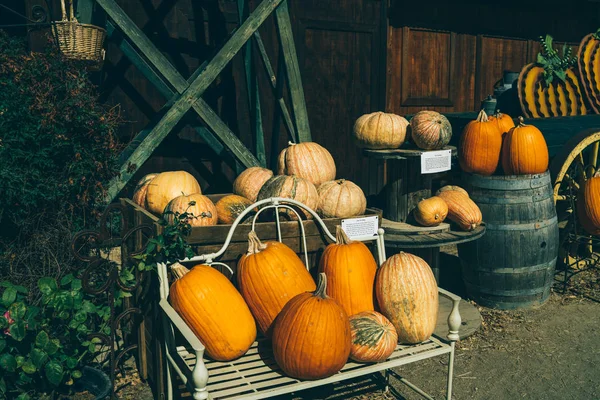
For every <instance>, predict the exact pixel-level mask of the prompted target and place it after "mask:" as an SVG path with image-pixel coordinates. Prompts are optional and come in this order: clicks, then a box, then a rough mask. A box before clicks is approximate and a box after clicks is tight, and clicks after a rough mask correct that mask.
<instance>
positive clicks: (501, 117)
mask: <svg viewBox="0 0 600 400" xmlns="http://www.w3.org/2000/svg"><path fill="white" fill-rule="evenodd" d="M488 120H489V121H490V122H492V123H494V124H496V126H497V127H498V131H499V132H500V134H501V135H502V136H504V135H505V134H507V133H508V131H510V130H511V129H512V128H513V127H514V126H515V121H513V119H512V117H511V116H510V115H508V114H503V113H501V112H500V110H496V113H495V114H494V115H489V116H488Z"/></svg>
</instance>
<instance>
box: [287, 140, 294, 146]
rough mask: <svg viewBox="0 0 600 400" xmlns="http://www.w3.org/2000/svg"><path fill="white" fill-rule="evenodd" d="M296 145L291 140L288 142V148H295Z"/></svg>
mask: <svg viewBox="0 0 600 400" xmlns="http://www.w3.org/2000/svg"><path fill="white" fill-rule="evenodd" d="M295 145H296V143H294V142H292V141H291V140H290V141H289V142H288V146H295Z"/></svg>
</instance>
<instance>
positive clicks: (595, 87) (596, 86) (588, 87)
mask: <svg viewBox="0 0 600 400" xmlns="http://www.w3.org/2000/svg"><path fill="white" fill-rule="evenodd" d="M599 50H600V31H599V32H596V33H590V34H589V35H587V36H585V37H584V38H583V39H582V40H581V43H580V44H579V53H578V54H577V60H578V66H579V77H580V79H581V86H583V89H584V92H585V94H586V96H587V99H588V103H589V104H590V106H591V107H592V109H593V110H594V111H595V113H596V114H600V51H599Z"/></svg>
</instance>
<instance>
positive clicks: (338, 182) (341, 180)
mask: <svg viewBox="0 0 600 400" xmlns="http://www.w3.org/2000/svg"><path fill="white" fill-rule="evenodd" d="M344 182H346V180H345V179H338V180H337V184H338V185H342V184H343V183H344Z"/></svg>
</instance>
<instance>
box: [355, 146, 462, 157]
mask: <svg viewBox="0 0 600 400" xmlns="http://www.w3.org/2000/svg"><path fill="white" fill-rule="evenodd" d="M438 150H451V151H452V157H456V155H457V152H456V147H455V146H444V147H443V148H441V149H438ZM438 150H423V149H419V148H417V147H407V148H403V149H383V150H372V149H364V150H363V154H364V155H365V156H366V157H371V158H379V159H383V160H385V159H402V158H410V157H421V154H423V153H427V152H429V151H438Z"/></svg>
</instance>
